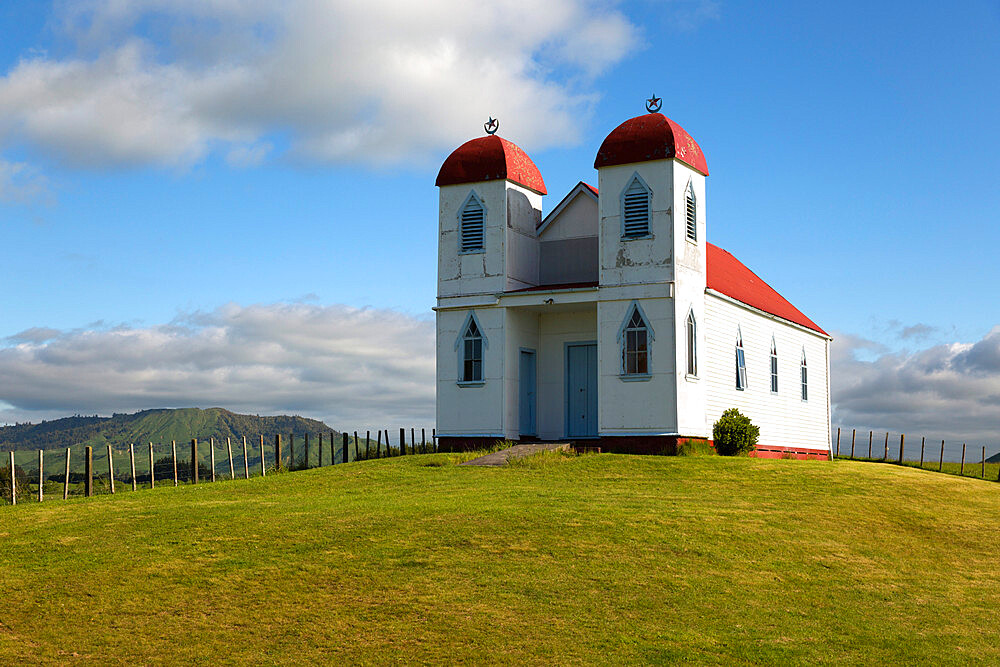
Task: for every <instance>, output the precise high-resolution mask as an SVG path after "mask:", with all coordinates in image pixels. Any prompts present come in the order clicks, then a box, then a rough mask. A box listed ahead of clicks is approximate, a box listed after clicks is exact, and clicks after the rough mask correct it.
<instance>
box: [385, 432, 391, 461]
mask: <svg viewBox="0 0 1000 667" xmlns="http://www.w3.org/2000/svg"><path fill="white" fill-rule="evenodd" d="M385 455H386V456H392V448H391V447H389V429H386V430H385Z"/></svg>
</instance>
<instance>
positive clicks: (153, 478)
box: [149, 442, 156, 489]
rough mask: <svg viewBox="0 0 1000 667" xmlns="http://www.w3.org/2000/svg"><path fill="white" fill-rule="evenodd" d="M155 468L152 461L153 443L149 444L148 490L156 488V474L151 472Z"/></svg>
mask: <svg viewBox="0 0 1000 667" xmlns="http://www.w3.org/2000/svg"><path fill="white" fill-rule="evenodd" d="M155 468H156V463H155V462H154V461H153V443H152V442H150V443H149V488H151V489H155V488H156V473H155V472H153V471H154V469H155Z"/></svg>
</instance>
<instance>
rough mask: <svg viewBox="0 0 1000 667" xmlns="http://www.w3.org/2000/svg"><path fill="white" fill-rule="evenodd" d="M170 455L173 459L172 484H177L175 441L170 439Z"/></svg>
mask: <svg viewBox="0 0 1000 667" xmlns="http://www.w3.org/2000/svg"><path fill="white" fill-rule="evenodd" d="M170 457H171V458H172V459H173V460H174V486H177V441H176V440H171V441H170Z"/></svg>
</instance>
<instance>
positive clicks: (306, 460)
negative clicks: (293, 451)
mask: <svg viewBox="0 0 1000 667" xmlns="http://www.w3.org/2000/svg"><path fill="white" fill-rule="evenodd" d="M302 467H303V468H305V469H306V470H308V469H309V433H308V432H307V433H306V456H305V464H304V465H303V466H302Z"/></svg>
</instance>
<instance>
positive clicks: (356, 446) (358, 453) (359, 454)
mask: <svg viewBox="0 0 1000 667" xmlns="http://www.w3.org/2000/svg"><path fill="white" fill-rule="evenodd" d="M360 458H361V452H360V451H358V432H357V431H355V432H354V460H355V461H357V460H359V459H360Z"/></svg>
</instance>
